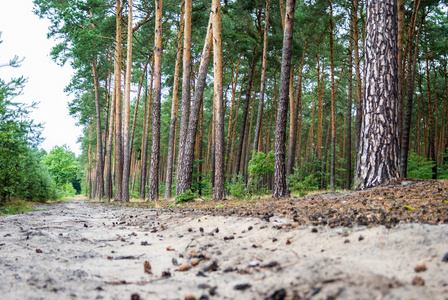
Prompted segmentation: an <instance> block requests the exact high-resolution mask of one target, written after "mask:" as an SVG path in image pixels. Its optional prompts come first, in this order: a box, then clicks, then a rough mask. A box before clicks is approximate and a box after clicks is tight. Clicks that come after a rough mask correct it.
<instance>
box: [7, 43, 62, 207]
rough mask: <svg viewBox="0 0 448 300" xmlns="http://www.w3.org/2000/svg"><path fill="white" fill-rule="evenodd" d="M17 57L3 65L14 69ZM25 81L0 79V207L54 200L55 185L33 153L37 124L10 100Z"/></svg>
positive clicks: (28, 109)
mask: <svg viewBox="0 0 448 300" xmlns="http://www.w3.org/2000/svg"><path fill="white" fill-rule="evenodd" d="M0 43H1V41H0ZM19 63H20V62H19V61H18V59H17V57H15V58H14V59H13V60H11V61H10V62H9V64H7V65H6V66H11V67H18V66H19ZM24 84H25V80H24V79H23V78H22V77H20V78H16V79H12V80H11V81H9V82H5V81H4V80H2V79H1V78H0V205H4V204H6V202H11V200H14V199H16V200H17V199H23V200H31V201H40V202H43V201H46V200H48V199H55V198H57V191H56V186H55V184H54V182H53V180H52V178H51V177H50V176H49V174H48V171H47V169H46V168H45V166H44V165H43V164H42V163H41V155H40V153H38V152H37V150H36V149H37V146H38V144H39V143H40V141H41V139H40V132H41V125H40V124H37V125H36V124H34V123H33V121H32V120H30V118H29V114H30V112H31V110H32V109H34V108H35V107H36V103H33V104H31V105H29V106H27V105H25V104H22V103H17V102H14V101H12V99H13V98H14V97H15V96H17V95H19V94H20V93H21V90H22V89H23V87H24Z"/></svg>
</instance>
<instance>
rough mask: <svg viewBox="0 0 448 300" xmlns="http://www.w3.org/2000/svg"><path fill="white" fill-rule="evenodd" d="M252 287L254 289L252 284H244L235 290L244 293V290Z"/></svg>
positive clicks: (238, 285)
mask: <svg viewBox="0 0 448 300" xmlns="http://www.w3.org/2000/svg"><path fill="white" fill-rule="evenodd" d="M251 287H252V285H251V284H250V283H242V284H237V285H235V286H234V287H233V289H234V290H237V291H244V290H247V289H249V288H251Z"/></svg>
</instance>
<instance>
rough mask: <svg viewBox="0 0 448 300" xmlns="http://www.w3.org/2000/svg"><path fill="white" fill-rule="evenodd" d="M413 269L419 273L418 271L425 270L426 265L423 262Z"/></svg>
mask: <svg viewBox="0 0 448 300" xmlns="http://www.w3.org/2000/svg"><path fill="white" fill-rule="evenodd" d="M414 271H415V272H416V273H420V272H424V271H426V265H425V264H418V265H417V266H416V267H415V268H414Z"/></svg>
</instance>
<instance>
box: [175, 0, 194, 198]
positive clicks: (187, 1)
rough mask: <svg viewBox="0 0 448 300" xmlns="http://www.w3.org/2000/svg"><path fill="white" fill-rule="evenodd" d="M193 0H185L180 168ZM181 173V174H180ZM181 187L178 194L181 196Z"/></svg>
mask: <svg viewBox="0 0 448 300" xmlns="http://www.w3.org/2000/svg"><path fill="white" fill-rule="evenodd" d="M191 3H192V1H191V0H185V23H184V48H183V71H182V103H181V113H182V115H181V118H180V132H179V152H178V154H177V164H178V168H179V166H180V165H181V164H182V162H183V156H184V152H185V139H186V137H187V131H188V120H189V118H190V73H191V7H192V4H191ZM178 173H179V172H178ZM178 189H179V187H178V186H177V187H176V194H177V195H180V194H181V193H180V192H179V190H178Z"/></svg>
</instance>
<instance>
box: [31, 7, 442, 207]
mask: <svg viewBox="0 0 448 300" xmlns="http://www.w3.org/2000/svg"><path fill="white" fill-rule="evenodd" d="M447 5H448V3H447V2H446V1H444V0H440V1H437V0H416V1H408V0H383V1H379V0H366V1H363V0H345V1H342V0H297V1H296V0H286V1H284V0H250V1H248V0H224V1H219V0H207V1H206V0H196V1H192V0H155V1H147V0H127V1H126V0H113V1H112V0H73V1H67V0H34V9H35V13H36V14H37V15H39V16H40V17H42V18H46V19H48V20H50V21H51V24H52V25H51V27H50V28H49V35H50V36H52V37H55V38H57V41H58V44H57V45H56V46H55V47H54V48H53V50H52V53H51V55H52V58H53V59H54V61H55V62H57V63H58V64H70V65H71V66H72V68H73V69H74V70H75V73H74V75H73V77H72V80H71V82H70V83H69V84H68V85H67V87H66V92H68V93H69V94H70V95H71V97H72V101H71V102H70V104H69V110H70V114H71V115H72V116H74V118H76V120H77V122H78V124H79V126H81V127H82V128H83V135H82V136H81V137H80V143H81V144H82V155H81V156H80V158H79V161H80V174H79V175H78V178H80V179H81V186H82V189H83V193H85V194H86V195H87V196H88V197H89V198H92V199H100V200H102V199H106V200H108V201H110V200H112V199H113V200H115V201H122V202H128V201H130V199H131V198H141V199H145V200H148V201H155V200H158V199H163V198H164V199H170V198H174V197H176V199H177V201H181V202H182V201H188V199H194V198H198V197H202V198H208V199H215V200H222V199H227V198H228V197H244V196H245V195H262V194H266V195H273V196H274V197H275V198H283V197H288V196H289V195H302V194H304V193H306V192H307V191H310V190H327V189H329V190H332V191H335V190H342V189H348V190H349V189H365V188H369V187H374V186H377V185H381V184H384V183H389V182H392V181H393V180H395V179H398V178H407V177H414V178H415V177H419V178H427V179H431V178H432V179H436V178H448V167H447V164H448V162H447V160H448V154H447V146H448V99H447V97H448V71H447V70H448V15H447Z"/></svg>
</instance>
